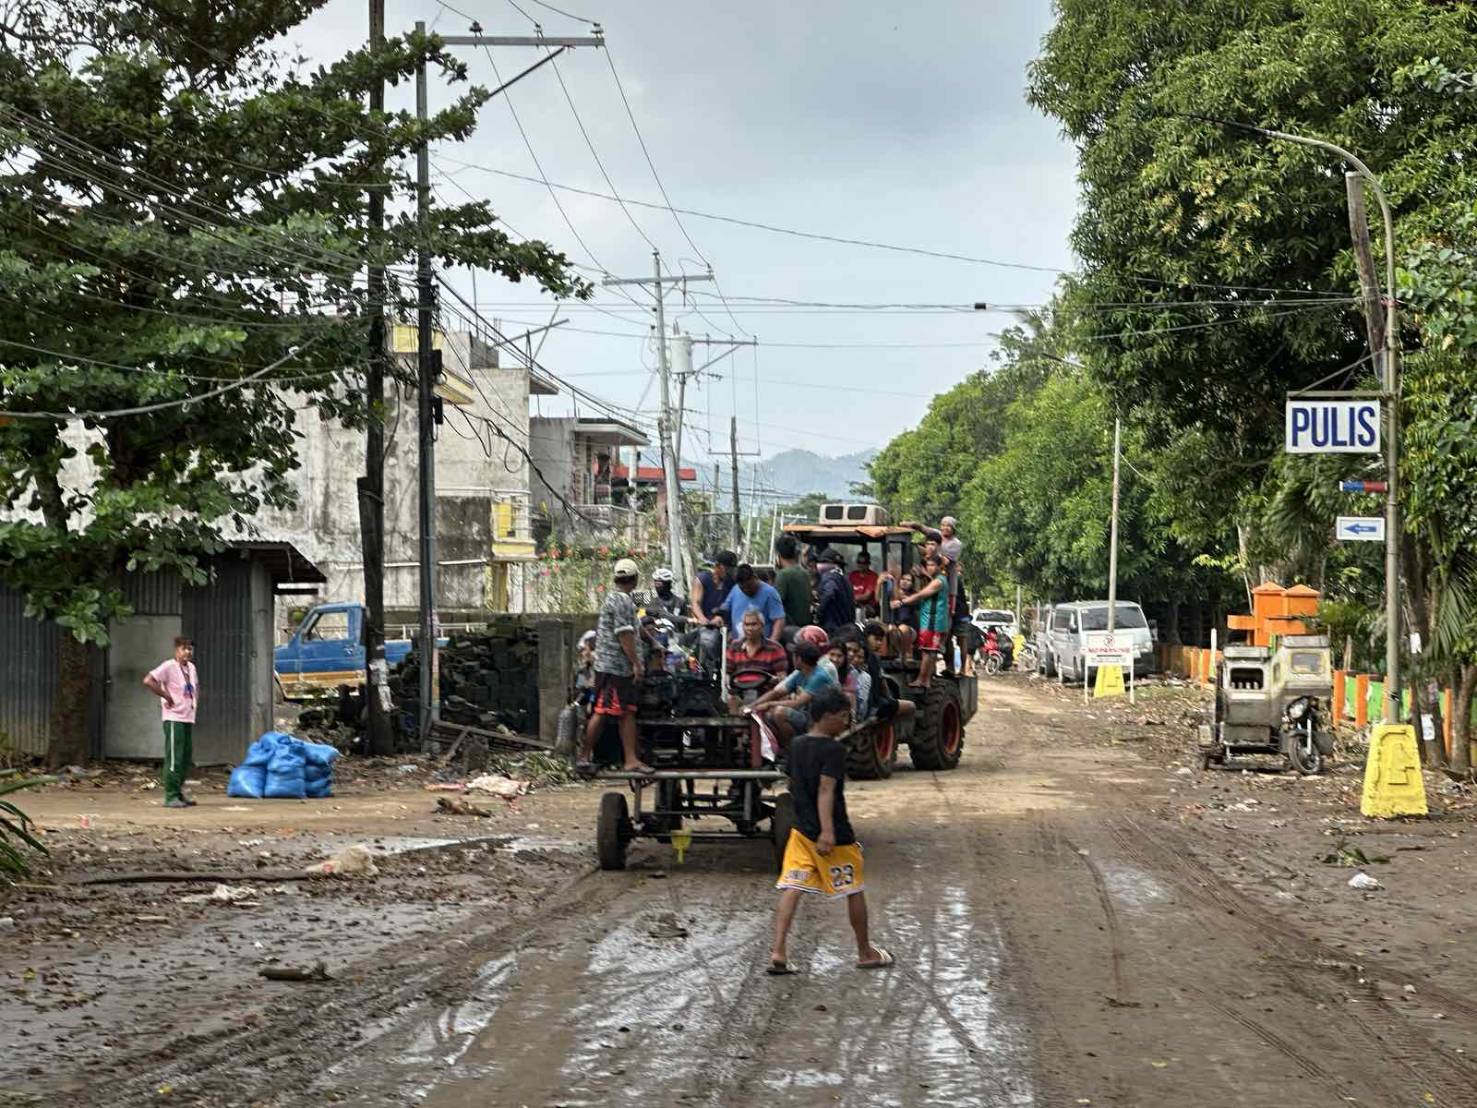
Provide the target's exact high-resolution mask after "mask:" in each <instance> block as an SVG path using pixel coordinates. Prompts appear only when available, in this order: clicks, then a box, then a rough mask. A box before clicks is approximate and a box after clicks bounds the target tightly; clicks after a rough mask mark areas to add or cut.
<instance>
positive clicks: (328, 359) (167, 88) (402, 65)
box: [0, 0, 580, 760]
mask: <svg viewBox="0 0 1477 1108" xmlns="http://www.w3.org/2000/svg"><path fill="white" fill-rule="evenodd" d="M324 2H325V0H263V2H260V3H250V4H235V3H228V2H226V0H123V2H120V3H101V2H96V0H70V2H67V3H63V4H52V3H43V2H41V0H21V2H20V3H18V4H15V5H12V6H11V8H10V9H8V16H9V18H8V19H7V21H6V22H5V23H4V24H3V25H0V83H3V86H4V88H5V93H4V98H3V100H0V148H3V149H0V156H3V159H4V167H3V169H0V173H3V175H4V184H5V187H4V190H3V192H0V288H3V292H0V295H3V296H4V297H5V299H6V301H7V304H6V311H5V312H4V313H0V406H3V409H4V410H8V411H10V412H11V413H23V412H37V411H39V412H58V413H74V414H75V417H76V418H72V419H60V418H41V419H36V418H25V417H22V416H20V415H18V414H13V415H11V416H10V417H7V418H5V419H4V420H3V423H0V507H3V509H4V516H3V522H0V581H3V583H4V584H6V585H8V586H10V587H12V588H15V589H18V590H20V591H21V592H23V593H24V595H25V597H26V601H27V607H28V611H29V612H30V613H31V614H33V615H35V616H38V617H43V618H50V619H54V620H55V621H56V622H57V623H59V624H60V625H61V626H63V627H64V628H66V629H67V631H68V632H69V633H70V634H69V635H68V636H64V643H65V645H64V647H63V650H62V658H61V659H60V668H61V674H62V688H61V691H60V692H59V694H58V697H57V702H58V705H59V707H60V710H61V715H60V716H59V717H58V720H57V725H56V726H54V728H53V733H54V734H57V735H58V741H57V744H56V745H54V748H53V751H52V757H53V759H54V760H63V759H70V758H76V757H77V756H79V754H81V753H85V751H83V750H81V749H79V746H78V741H79V739H80V733H81V728H80V720H79V719H78V717H77V715H76V707H77V706H79V705H81V704H83V703H85V701H86V697H85V695H83V694H82V689H80V688H79V682H85V680H86V677H85V675H86V672H87V665H86V662H85V655H83V654H81V653H80V652H81V650H82V646H81V644H84V643H92V644H99V643H102V642H105V641H106V638H107V627H108V623H109V621H110V620H114V619H120V618H126V617H127V616H128V615H129V609H128V606H127V604H126V603H125V601H124V597H123V592H122V589H121V578H122V575H123V574H124V573H125V572H127V571H131V570H154V569H170V570H174V571H177V572H179V573H181V574H182V575H184V577H185V578H186V579H188V580H191V581H196V582H199V581H201V580H202V579H203V574H202V571H201V569H200V563H199V560H198V559H199V556H200V555H201V554H202V553H206V552H209V551H212V550H214V549H217V548H218V546H219V543H220V536H221V534H222V528H223V527H226V526H238V527H239V526H241V525H243V524H244V523H245V522H246V521H247V520H249V519H250V517H251V516H252V515H253V513H254V512H256V510H257V509H258V508H259V507H261V506H263V505H282V504H286V503H288V502H289V501H290V499H291V497H292V489H291V486H290V483H289V476H290V471H291V470H292V469H293V468H294V467H295V466H296V464H297V459H296V454H295V450H296V445H295V438H294V434H293V431H292V418H293V412H294V409H295V408H301V407H304V406H314V407H317V408H318V409H319V410H320V411H321V412H322V413H323V414H324V415H325V416H334V417H338V418H342V419H344V420H346V421H349V422H351V423H362V421H364V420H366V419H376V418H379V417H380V414H381V413H379V412H371V411H368V410H366V407H365V402H364V397H363V394H362V391H361V390H360V388H359V385H358V374H359V370H360V367H361V366H362V364H363V362H364V360H365V350H366V345H367V343H366V330H367V329H366V324H365V312H364V309H365V297H364V290H363V280H362V270H363V267H364V265H365V263H366V261H367V259H368V258H369V256H370V254H369V251H370V243H369V242H368V241H367V232H366V220H365V207H366V199H365V198H366V189H369V188H382V189H385V190H387V191H388V193H389V195H390V196H392V197H400V198H403V197H405V196H407V194H408V189H409V181H408V179H407V178H406V176H405V173H404V171H403V169H402V168H401V166H402V164H403V159H404V157H405V155H406V154H407V153H408V152H410V151H411V150H413V148H414V146H415V144H416V143H417V142H418V141H420V140H421V139H427V140H429V141H436V140H439V139H446V138H462V137H465V135H466V134H468V133H469V132H470V130H471V129H472V127H473V125H474V121H475V115H476V111H477V109H478V107H479V106H480V105H481V104H482V103H483V102H484V101H485V99H486V98H487V95H488V94H487V92H486V91H485V90H482V89H478V88H470V89H466V90H465V91H463V92H462V93H461V94H460V95H459V96H457V97H456V98H455V99H454V100H453V102H452V104H451V106H450V107H448V108H447V109H445V110H444V111H442V112H439V113H438V114H437V115H435V116H434V117H432V119H431V120H430V121H429V123H428V124H426V125H425V126H424V127H422V126H421V125H419V124H418V123H417V122H416V121H415V120H414V118H413V117H409V116H407V115H406V114H405V113H400V112H385V113H379V114H377V115H372V114H371V113H370V112H369V111H368V109H367V108H366V107H365V100H366V95H367V91H368V89H369V88H370V86H371V83H372V82H374V81H376V80H378V79H381V78H382V79H384V80H387V81H389V82H390V83H392V84H394V83H400V82H403V81H405V80H407V79H408V78H409V77H410V76H411V75H412V74H413V73H414V71H415V68H416V65H417V64H418V62H421V61H424V62H426V63H427V64H428V65H429V66H431V67H432V68H433V69H435V70H437V71H439V73H440V74H441V75H442V76H443V77H444V78H445V79H446V80H447V81H448V82H451V83H457V82H461V81H464V79H465V71H464V68H463V66H462V65H461V64H460V63H459V62H457V61H456V60H455V59H454V58H453V57H451V56H450V55H449V54H447V53H445V52H444V51H443V50H442V49H441V47H440V45H439V44H438V41H437V40H436V39H435V38H434V37H429V38H427V37H423V36H415V35H411V36H408V37H397V38H392V39H390V40H388V41H387V42H386V43H385V44H384V46H383V47H382V48H380V49H377V50H375V51H373V52H370V51H368V50H357V51H353V52H350V53H348V54H346V55H345V56H344V57H343V58H342V59H341V60H339V61H338V62H336V63H334V64H332V65H329V66H325V67H322V68H317V69H309V68H307V67H306V65H305V64H304V63H302V62H301V61H298V60H295V59H291V58H288V57H285V56H283V55H282V54H281V52H280V51H279V50H278V49H277V48H276V47H274V45H273V43H274V41H276V40H278V39H280V38H281V36H283V35H284V34H286V33H287V32H289V31H290V30H291V29H292V28H294V27H295V26H297V25H298V24H299V23H300V22H301V21H302V20H303V19H304V18H306V17H307V16H308V15H309V14H311V13H312V12H313V11H315V10H316V9H317V8H319V7H321V6H322V4H323V3H324ZM382 160H383V162H384V163H385V164H387V165H388V166H389V168H388V169H382V168H380V166H381V163H382ZM420 241H421V240H420V237H419V234H418V232H417V229H416V225H415V221H414V218H413V214H412V212H411V211H410V209H409V208H408V207H404V206H402V208H401V210H400V211H399V212H398V214H396V215H394V216H392V218H391V220H390V223H389V226H388V228H387V231H386V233H385V235H384V236H383V238H382V239H381V240H379V241H377V242H376V243H375V244H374V250H375V252H376V254H377V256H378V257H379V258H380V260H382V261H384V262H385V263H386V264H387V265H389V266H391V267H394V266H397V265H401V264H403V263H404V262H406V261H407V260H408V259H409V258H410V257H411V256H412V254H413V252H414V250H415V248H416V247H417V245H418V244H419V242H420ZM427 245H428V247H429V248H430V249H431V250H432V251H433V252H434V254H435V255H436V256H437V257H438V258H439V259H440V260H441V261H442V262H444V263H446V264H455V265H476V266H478V267H481V268H486V269H491V270H494V271H497V272H499V273H501V274H503V275H504V276H506V277H508V278H509V279H511V280H518V279H520V278H523V277H532V278H533V279H534V280H536V281H537V282H539V284H541V285H542V286H543V287H545V288H547V289H550V290H552V291H555V292H559V293H571V292H578V291H580V288H579V286H578V285H577V283H576V282H574V281H573V280H572V279H571V278H570V277H569V275H568V270H567V268H566V266H567V263H566V262H565V259H564V258H563V256H562V255H560V254H558V253H556V252H555V251H553V250H551V249H550V248H549V247H547V246H545V245H544V244H542V243H537V242H534V243H522V244H519V243H515V242H513V241H512V240H511V239H510V238H509V237H508V235H507V234H506V233H504V232H503V231H502V230H501V229H500V228H499V227H498V226H497V224H496V219H495V217H494V216H493V213H492V212H491V210H490V209H489V208H488V206H487V205H486V204H485V203H469V204H466V205H462V206H459V207H440V208H437V209H436V210H435V214H434V217H433V220H432V222H431V229H430V232H429V241H428V243H427ZM392 272H393V269H392ZM391 291H392V295H393V297H394V303H393V304H392V305H391V306H390V308H391V311H394V310H396V308H397V306H399V307H403V306H404V305H405V303H406V301H405V295H406V293H405V292H403V291H402V290H401V289H400V288H399V287H398V285H396V286H394V287H392V290H391ZM408 292H409V293H413V289H411V290H408ZM192 397H200V399H198V400H195V401H194V402H191V403H185V401H188V400H189V399H190V398H192ZM129 409H145V410H142V411H138V412H136V413H134V414H129V415H120V416H108V415H97V414H88V413H107V412H113V411H118V410H129ZM0 414H3V411H0Z"/></svg>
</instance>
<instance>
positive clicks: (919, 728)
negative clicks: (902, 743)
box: [908, 679, 964, 770]
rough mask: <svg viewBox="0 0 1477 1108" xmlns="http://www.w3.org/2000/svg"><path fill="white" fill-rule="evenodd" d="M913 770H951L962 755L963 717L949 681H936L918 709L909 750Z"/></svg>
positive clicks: (955, 693)
mask: <svg viewBox="0 0 1477 1108" xmlns="http://www.w3.org/2000/svg"><path fill="white" fill-rule="evenodd" d="M908 753H909V754H911V755H912V757H913V768H914V769H928V770H938V769H953V768H954V767H955V766H957V765H958V764H959V756H960V755H961V754H963V753H964V714H963V712H962V711H961V710H960V706H959V690H958V689H957V688H955V687H954V683H953V682H952V681H948V680H943V679H940V680H935V681H934V682H933V684H932V685H930V686H929V689H928V694H927V695H926V696H925V697H924V698H923V700H922V701H921V702H920V703H919V705H918V721H917V722H916V723H915V724H914V725H913V742H912V744H911V745H910V746H909V747H908Z"/></svg>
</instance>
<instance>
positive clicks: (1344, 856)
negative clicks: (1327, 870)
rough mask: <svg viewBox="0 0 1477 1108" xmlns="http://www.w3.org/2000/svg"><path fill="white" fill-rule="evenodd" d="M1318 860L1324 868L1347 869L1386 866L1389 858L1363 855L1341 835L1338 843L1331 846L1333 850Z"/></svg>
mask: <svg viewBox="0 0 1477 1108" xmlns="http://www.w3.org/2000/svg"><path fill="white" fill-rule="evenodd" d="M1318 860H1319V861H1320V862H1322V863H1323V864H1324V865H1325V866H1349V867H1353V866H1369V865H1376V864H1378V865H1387V864H1388V863H1389V861H1390V859H1389V858H1387V857H1385V856H1384V855H1382V854H1376V855H1375V856H1374V857H1370V856H1369V855H1368V854H1365V853H1364V851H1363V850H1362V849H1360V848H1359V847H1358V846H1356V845H1354V844H1353V843H1351V842H1349V840H1348V839H1347V838H1344V837H1343V836H1342V835H1341V836H1340V837H1339V840H1338V842H1336V843H1334V844H1333V849H1332V850H1331V851H1329V852H1328V853H1327V854H1324V855H1322V856H1320V857H1319V859H1318Z"/></svg>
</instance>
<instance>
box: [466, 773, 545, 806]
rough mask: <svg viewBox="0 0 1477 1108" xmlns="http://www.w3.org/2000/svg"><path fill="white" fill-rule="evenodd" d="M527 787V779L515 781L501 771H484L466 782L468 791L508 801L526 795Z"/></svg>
mask: <svg viewBox="0 0 1477 1108" xmlns="http://www.w3.org/2000/svg"><path fill="white" fill-rule="evenodd" d="M529 787H530V786H529V784H528V782H527V781H516V780H514V779H513V778H511V777H508V776H506V775H505V774H501V773H484V774H483V775H482V776H481V777H474V778H472V779H471V780H470V781H468V782H467V792H469V793H486V794H487V795H489V796H498V797H502V799H504V800H508V801H512V800H516V799H518V797H520V796H524V795H526V794H527V793H528V791H529Z"/></svg>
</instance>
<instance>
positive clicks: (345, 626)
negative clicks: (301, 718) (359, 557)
mask: <svg viewBox="0 0 1477 1108" xmlns="http://www.w3.org/2000/svg"><path fill="white" fill-rule="evenodd" d="M409 653H410V640H409V639H387V640H386V641H385V661H386V663H388V665H389V667H390V668H391V669H394V668H395V667H396V666H398V665H399V664H400V663H401V662H403V661H405V656H406V655H407V654H409ZM364 665H365V657H364V605H362V604H354V603H352V602H347V601H345V602H341V603H334V604H319V605H318V606H317V607H315V608H313V610H312V611H310V612H309V613H308V614H307V615H306V616H304V617H303V621H302V623H300V624H298V628H297V630H296V631H294V632H293V635H292V638H290V639H288V640H287V642H285V643H284V644H282V645H281V646H279V647H277V649H276V651H275V656H274V660H273V667H272V668H273V669H274V670H275V671H276V674H277V687H278V688H279V689H281V690H282V695H283V696H284V697H285V698H286V699H288V700H300V699H303V698H305V697H309V696H312V695H313V694H314V693H315V692H319V691H322V690H323V689H336V688H338V687H339V686H340V685H363V684H364Z"/></svg>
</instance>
